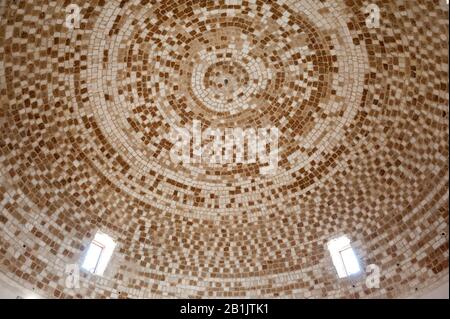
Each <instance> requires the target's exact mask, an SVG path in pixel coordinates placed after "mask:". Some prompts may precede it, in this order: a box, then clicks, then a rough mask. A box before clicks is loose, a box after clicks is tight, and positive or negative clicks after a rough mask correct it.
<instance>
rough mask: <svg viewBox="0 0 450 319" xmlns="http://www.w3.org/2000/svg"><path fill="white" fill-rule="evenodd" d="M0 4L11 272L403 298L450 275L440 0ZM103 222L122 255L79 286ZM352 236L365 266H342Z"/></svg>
mask: <svg viewBox="0 0 450 319" xmlns="http://www.w3.org/2000/svg"><path fill="white" fill-rule="evenodd" d="M0 10H1V11H0V12H1V19H0V105H1V108H0V130H1V131H0V134H1V138H0V209H1V214H0V227H1V231H0V273H1V274H2V276H3V277H5V278H7V279H8V280H10V281H12V282H15V283H17V284H18V285H20V286H23V287H25V288H27V289H32V290H34V291H35V292H36V293H38V294H40V295H42V296H47V297H53V298H54V297H56V298H100V297H106V298H109V297H120V298H154V297H193V298H211V297H257V298H258V297H281V298H285V297H294V298H380V297H381V298H394V297H399V296H403V295H409V294H412V293H414V292H415V291H418V290H420V291H421V290H425V289H428V288H429V287H432V286H433V285H436V284H439V283H440V282H443V281H445V280H448V277H447V276H448V233H447V232H448V135H449V134H448V129H449V126H448V111H449V108H448V5H446V3H445V1H371V2H368V1H356V0H354V1H353V0H346V1H341V0H333V1H328V0H322V1H317V0H297V1H295V0H292V1H289V0H278V1H260V0H248V1H240V0H233V1H232V0H221V1H181V0H171V1H148V0H129V1H126V0H124V1H118V0H107V1H106V0H97V1H75V0H73V1H13V0H6V1H5V0H3V1H0ZM174 128H175V130H174ZM236 129H238V130H239V129H240V130H242V131H244V132H247V133H248V132H254V133H255V134H256V135H257V136H258V139H257V141H258V143H257V147H256V149H257V151H258V152H257V153H258V157H257V158H256V160H255V159H253V160H252V159H251V158H250V155H249V154H250V150H251V149H252V147H255V143H252V142H251V141H252V140H251V139H250V140H248V141H247V142H246V141H245V139H244V140H242V139H241V140H239V139H237V138H236V134H234V133H236V131H234V130H236ZM196 130H197V131H199V132H200V133H199V134H200V135H201V136H202V134H204V133H205V131H206V132H208V133H210V135H209V138H211V137H217V136H218V137H217V140H218V141H219V140H220V141H222V142H223V143H222V144H221V145H222V146H223V148H220V151H217V152H215V153H214V152H213V151H211V145H212V144H211V143H209V146H208V142H211V141H209V140H208V139H206V140H205V139H203V140H201V139H198V140H196V137H195V136H196V135H195V134H196V133H195V131H196ZM230 130H232V131H230ZM174 132H182V133H183V134H184V135H183V134H181V135H179V136H178V137H177V139H174ZM227 132H228V133H230V132H234V133H230V134H231V136H232V137H235V138H236V139H235V140H234V141H235V143H234V144H231V147H230V148H227V147H226V146H227V145H228V146H229V145H230V143H232V141H230V140H228V141H227V140H226V139H227V136H230V134H228V135H227ZM261 132H263V133H264V132H265V135H264V134H262V133H261ZM197 133H198V132H197ZM260 133H261V134H262V135H263V136H260ZM272 133H274V134H272ZM186 134H191V135H188V137H187V143H185V144H182V147H181V148H180V151H181V152H182V153H183V152H184V155H185V156H187V158H186V157H181V158H182V159H183V160H174V156H173V155H179V154H178V153H179V152H178V153H177V152H173V150H174V147H175V146H176V144H177V141H178V138H179V137H180V136H185V135H186ZM233 134H234V135H233ZM197 135H198V134H197ZM264 136H265V137H267V140H268V141H269V142H268V143H264V145H263V146H261V143H260V142H261V139H262V138H263V137H264ZM224 139H225V140H224ZM185 141H186V140H185ZM239 141H240V142H239ZM214 145H215V144H214ZM178 146H179V144H178ZM241 146H242V148H240V147H241ZM266 148H267V149H269V148H270V151H267V149H266ZM242 149H245V150H246V151H245V154H246V155H245V156H244V155H243V154H244V153H242V154H238V153H239V152H240V150H242ZM253 149H255V148H253ZM222 150H223V151H224V152H225V151H229V152H230V153H229V154H228V155H230V156H229V157H226V156H225V154H224V152H222ZM264 151H267V152H264ZM205 152H209V153H210V154H213V155H214V156H215V157H214V156H211V157H209V158H208V157H207V160H204V153H205ZM264 153H265V155H267V156H266V158H265V159H266V161H263V160H262V159H264V156H263V155H264ZM241 155H242V156H241ZM272 155H275V156H276V157H272ZM272 160H273V161H272ZM97 231H102V232H104V233H106V234H108V235H109V236H111V237H112V238H113V239H114V240H115V241H116V243H117V246H116V248H115V250H114V253H113V256H112V259H111V261H110V264H109V265H108V267H107V269H106V271H105V273H104V275H103V276H102V277H99V276H95V275H93V274H90V273H88V272H85V271H81V273H80V276H81V278H80V287H78V288H73V287H68V286H67V284H66V275H67V274H66V269H67V267H66V266H67V265H71V264H78V263H79V262H80V258H82V256H83V254H85V252H86V249H87V247H88V246H89V243H90V242H91V240H92V238H93V237H94V235H95V233H96V232H97ZM340 235H346V236H347V237H348V238H349V239H350V240H351V243H352V247H353V248H354V250H355V252H356V255H357V256H358V260H359V261H360V263H361V268H362V269H363V272H362V273H361V274H360V275H356V276H351V277H348V278H343V279H342V278H339V277H338V276H337V275H336V270H335V268H334V266H333V263H332V258H331V257H330V253H329V251H328V249H327V243H328V242H329V241H330V240H331V239H332V238H335V237H336V236H340ZM371 264H374V265H376V266H377V267H379V270H380V275H381V277H380V285H379V287H378V288H369V287H368V286H367V285H366V283H365V282H366V277H367V274H366V273H365V270H366V267H367V266H368V265H371ZM445 278H447V279H445Z"/></svg>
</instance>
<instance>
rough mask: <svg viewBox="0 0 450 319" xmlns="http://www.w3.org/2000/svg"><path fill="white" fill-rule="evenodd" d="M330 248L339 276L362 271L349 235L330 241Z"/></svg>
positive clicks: (342, 276)
mask: <svg viewBox="0 0 450 319" xmlns="http://www.w3.org/2000/svg"><path fill="white" fill-rule="evenodd" d="M328 250H329V251H330V254H331V258H332V260H333V264H334V267H335V268H336V271H337V273H338V276H339V278H344V277H348V276H350V275H354V274H357V273H359V272H360V271H361V268H360V266H359V262H358V258H357V257H356V254H355V252H354V250H353V248H352V246H351V245H350V239H348V237H347V236H341V237H339V238H336V239H333V240H331V241H329V242H328Z"/></svg>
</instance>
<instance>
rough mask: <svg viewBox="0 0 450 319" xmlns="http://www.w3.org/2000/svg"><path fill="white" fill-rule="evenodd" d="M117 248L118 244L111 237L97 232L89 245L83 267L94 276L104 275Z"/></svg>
mask: <svg viewBox="0 0 450 319" xmlns="http://www.w3.org/2000/svg"><path fill="white" fill-rule="evenodd" d="M115 247H116V243H115V242H114V240H113V239H112V238H111V237H110V236H108V235H106V234H104V233H102V232H97V233H96V234H95V237H94V239H93V240H92V242H91V243H90V245H89V248H88V250H87V253H86V256H85V257H84V261H83V265H82V266H81V267H82V268H83V269H85V270H87V271H89V272H91V273H93V274H96V275H99V276H101V275H103V273H104V271H105V269H106V266H108V262H109V260H110V259H111V256H112V253H113V251H114V248H115Z"/></svg>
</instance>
